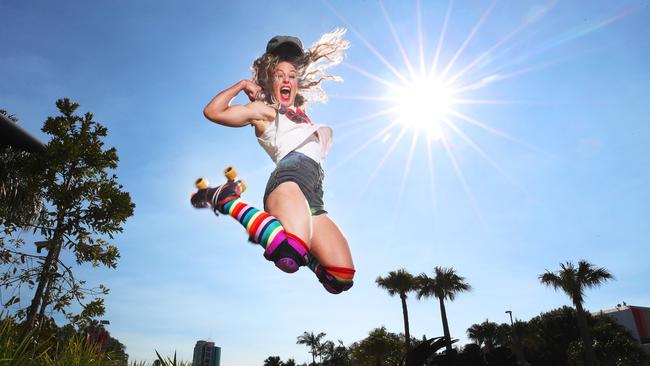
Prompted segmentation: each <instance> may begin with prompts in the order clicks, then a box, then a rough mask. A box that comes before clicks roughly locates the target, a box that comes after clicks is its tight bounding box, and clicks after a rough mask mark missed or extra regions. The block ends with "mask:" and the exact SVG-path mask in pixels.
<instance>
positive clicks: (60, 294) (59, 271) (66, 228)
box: [0, 99, 135, 327]
mask: <svg viewBox="0 0 650 366" xmlns="http://www.w3.org/2000/svg"><path fill="white" fill-rule="evenodd" d="M56 106H57V108H58V109H59V112H60V115H59V116H56V117H50V118H48V119H47V120H46V121H45V123H44V125H43V128H42V131H43V132H45V133H46V134H48V135H50V137H51V139H50V141H49V143H48V144H47V148H46V151H45V153H43V154H42V155H40V156H35V155H30V157H28V158H26V159H25V160H24V164H25V166H26V167H29V171H26V172H25V174H24V175H23V176H22V177H21V178H22V179H23V180H24V182H27V183H26V184H27V185H28V187H29V188H30V189H32V190H35V191H37V193H36V196H37V197H39V199H40V207H41V208H42V209H41V212H39V214H38V215H37V217H36V218H34V220H32V222H19V221H18V220H14V222H12V223H10V224H11V225H10V226H12V225H13V226H16V227H18V228H20V229H22V230H33V232H34V233H35V234H38V235H40V236H42V237H43V238H44V241H43V242H44V243H45V244H44V248H45V249H46V250H47V255H42V256H38V255H33V256H32V257H33V258H35V259H37V265H36V266H29V265H27V266H26V267H24V268H22V269H21V271H20V272H18V271H15V272H14V270H16V268H15V267H14V268H13V269H12V270H11V271H12V272H14V273H13V274H14V275H13V276H10V277H9V278H8V277H6V276H3V277H0V280H1V282H0V285H2V286H4V287H5V288H8V287H14V288H15V287H21V286H23V285H25V284H27V285H28V286H29V287H30V288H32V289H33V290H34V291H33V298H32V300H31V302H30V304H29V306H27V307H25V308H20V309H19V310H18V311H17V312H16V314H17V315H18V316H19V317H21V318H25V319H26V324H27V325H28V327H33V326H34V324H36V323H37V320H40V323H42V322H43V321H44V319H45V314H46V310H47V309H50V310H51V311H54V312H62V313H63V314H64V315H66V316H67V317H68V318H69V319H70V320H71V321H72V322H75V323H79V322H80V321H81V320H83V319H88V318H92V317H96V316H100V315H102V314H103V313H104V303H103V298H102V297H101V295H106V294H107V293H108V288H106V287H105V286H104V285H102V284H99V285H98V286H97V287H87V286H86V281H84V280H81V279H78V278H76V277H75V275H74V272H73V266H72V264H66V263H64V261H62V260H61V253H62V252H63V251H66V250H67V251H70V252H72V254H73V255H74V258H75V259H76V264H77V265H81V264H83V263H86V262H90V263H91V264H92V265H93V266H95V267H96V266H99V265H104V266H107V267H109V268H115V267H116V265H117V259H118V258H119V251H118V249H117V247H116V246H114V245H112V244H111V243H109V241H108V240H112V239H113V237H114V235H115V234H116V233H120V232H122V225H123V224H124V222H125V221H126V220H127V218H129V217H130V216H131V215H133V209H134V207H135V205H134V204H133V202H132V201H131V197H130V195H129V194H128V193H127V192H124V191H123V187H122V186H121V185H119V184H118V183H117V177H116V176H115V175H114V174H112V173H111V170H113V169H115V168H117V163H118V157H117V151H116V149H115V148H105V147H104V142H103V141H102V140H103V138H104V137H106V135H107V129H106V128H105V127H103V126H102V125H101V124H99V123H98V122H96V121H94V120H93V115H92V114H91V113H85V114H84V115H83V116H80V115H77V114H75V112H76V110H77V109H78V107H79V105H78V104H77V103H74V102H71V101H70V100H68V99H61V100H58V101H57V102H56ZM3 224H4V223H3ZM4 227H5V229H7V226H6V225H5V226H4ZM12 233H13V232H12V231H9V232H7V230H5V234H6V236H5V238H6V237H8V236H9V237H10V236H11V235H12ZM10 239H11V238H10ZM5 244H6V242H5ZM5 249H6V248H5ZM14 249H16V248H14ZM14 249H10V250H13V251H14V252H18V251H17V250H14ZM3 254H4V253H3ZM14 254H15V255H19V254H16V253H14ZM21 257H22V254H21ZM87 297H91V299H87ZM19 301H20V299H19V297H15V298H14V299H13V300H12V302H13V303H14V304H15V303H18V302H19ZM73 302H76V303H78V304H79V305H80V306H81V309H82V310H81V312H80V313H79V314H73V313H71V312H70V311H69V310H68V308H69V307H70V306H71V305H72V303H73ZM10 305H13V304H10Z"/></svg>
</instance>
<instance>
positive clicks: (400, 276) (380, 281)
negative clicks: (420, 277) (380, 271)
mask: <svg viewBox="0 0 650 366" xmlns="http://www.w3.org/2000/svg"><path fill="white" fill-rule="evenodd" d="M375 282H376V283H377V286H379V287H380V288H383V289H384V290H386V291H388V294H389V295H390V296H395V295H396V294H399V298H400V300H402V314H403V315H404V334H405V335H406V343H405V344H406V352H407V353H408V351H409V350H410V348H411V334H410V332H409V312H408V309H407V307H406V297H407V296H406V294H407V293H409V292H411V291H413V290H415V285H416V283H415V278H414V277H413V275H412V274H410V273H408V272H407V271H406V270H405V269H404V268H402V269H398V270H397V271H390V272H388V276H386V277H384V278H382V277H377V279H376V280H375Z"/></svg>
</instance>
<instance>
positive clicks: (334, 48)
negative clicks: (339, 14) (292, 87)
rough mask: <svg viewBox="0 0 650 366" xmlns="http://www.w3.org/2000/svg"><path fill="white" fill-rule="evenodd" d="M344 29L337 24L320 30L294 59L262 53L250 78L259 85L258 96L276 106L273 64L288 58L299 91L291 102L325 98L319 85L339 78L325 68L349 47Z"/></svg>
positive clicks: (336, 60) (341, 55)
mask: <svg viewBox="0 0 650 366" xmlns="http://www.w3.org/2000/svg"><path fill="white" fill-rule="evenodd" d="M346 31H347V30H346V29H344V28H337V29H335V30H334V31H332V32H330V33H325V34H323V35H322V36H321V37H320V39H319V40H318V42H316V43H314V44H313V45H312V46H311V47H310V48H309V49H308V50H307V51H306V52H304V54H303V55H302V56H299V57H297V58H294V59H290V60H287V59H283V58H281V57H279V56H277V55H273V54H269V53H265V54H263V55H262V56H260V57H259V58H257V59H256V60H255V61H254V62H253V78H252V80H253V82H254V83H255V84H257V85H259V86H260V87H261V88H262V93H260V95H258V100H261V101H263V102H265V103H266V104H269V105H272V106H274V107H275V108H277V107H278V103H277V101H275V100H274V99H275V98H273V93H272V90H273V75H274V73H275V68H276V67H277V65H278V64H279V63H280V62H282V61H287V62H290V63H291V64H292V65H293V66H294V67H295V68H296V72H297V75H298V93H297V94H296V99H295V101H294V105H295V106H296V107H302V106H303V105H304V104H305V103H306V102H323V103H324V102H326V101H327V95H326V94H325V92H324V91H323V89H322V88H321V83H322V82H323V81H325V80H335V81H342V80H343V79H341V78H340V77H338V76H334V75H329V74H327V73H326V72H325V70H326V69H328V68H330V67H332V66H334V65H337V64H339V63H341V61H343V56H344V54H345V50H347V49H348V48H350V42H348V41H347V40H345V39H343V35H344V34H345V33H346Z"/></svg>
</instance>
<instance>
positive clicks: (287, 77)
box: [273, 61, 298, 107]
mask: <svg viewBox="0 0 650 366" xmlns="http://www.w3.org/2000/svg"><path fill="white" fill-rule="evenodd" d="M297 93H298V72H297V71H296V68H295V67H294V66H293V65H292V64H291V63H289V62H286V61H282V62H280V63H279V64H278V66H276V67H275V71H274V73H273V96H274V97H275V100H277V101H278V102H280V104H282V105H284V106H286V107H291V106H293V101H294V100H295V99H296V94H297Z"/></svg>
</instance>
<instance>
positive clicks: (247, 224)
mask: <svg viewBox="0 0 650 366" xmlns="http://www.w3.org/2000/svg"><path fill="white" fill-rule="evenodd" d="M223 212H226V213H228V214H229V215H230V216H232V217H233V218H234V219H235V220H237V221H239V223H240V224H242V226H243V227H244V228H245V229H246V231H247V232H248V235H249V237H250V240H251V241H252V242H254V243H257V244H259V245H261V246H262V248H264V249H266V248H267V247H268V246H269V245H270V244H272V243H273V242H274V241H276V240H277V241H281V240H284V239H286V233H285V231H284V227H282V224H281V223H280V221H279V220H278V219H276V218H275V217H274V216H272V215H271V214H268V213H266V212H264V211H262V210H259V209H257V208H255V207H253V206H251V205H248V204H246V203H244V202H242V201H241V200H239V199H235V200H232V201H230V202H227V203H226V204H225V205H224V206H223Z"/></svg>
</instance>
